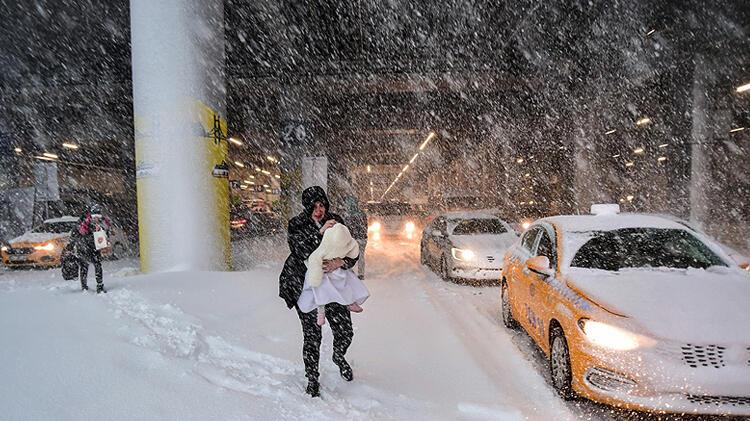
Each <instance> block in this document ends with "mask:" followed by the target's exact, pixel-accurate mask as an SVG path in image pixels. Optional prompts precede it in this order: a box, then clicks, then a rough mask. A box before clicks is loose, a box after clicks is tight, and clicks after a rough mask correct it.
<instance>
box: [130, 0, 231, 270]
mask: <svg viewBox="0 0 750 421" xmlns="http://www.w3.org/2000/svg"><path fill="white" fill-rule="evenodd" d="M130 19H131V37H132V39H131V43H132V60H133V63H132V64H133V108H134V118H135V149H136V185H137V194H138V228H139V239H140V251H141V269H142V270H143V271H144V272H162V271H179V270H224V269H227V268H228V267H229V265H230V258H231V254H230V248H229V210H228V206H229V199H228V198H229V183H228V178H227V174H228V166H227V165H226V164H227V162H226V159H227V144H226V141H224V140H219V141H214V138H213V137H212V131H213V129H214V127H215V125H218V126H219V127H220V128H221V130H222V132H223V134H226V121H225V119H224V116H225V109H224V108H225V85H224V9H223V2H222V0H171V1H153V0H131V1H130ZM215 118H218V120H216V121H215Z"/></svg>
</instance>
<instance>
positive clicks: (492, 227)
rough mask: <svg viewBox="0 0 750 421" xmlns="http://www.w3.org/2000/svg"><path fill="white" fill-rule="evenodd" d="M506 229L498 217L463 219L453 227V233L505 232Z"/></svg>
mask: <svg viewBox="0 0 750 421" xmlns="http://www.w3.org/2000/svg"><path fill="white" fill-rule="evenodd" d="M506 232H508V230H506V229H505V226H504V225H503V223H502V222H501V221H500V220H499V219H464V220H462V221H460V222H459V223H458V224H457V225H456V227H455V228H453V235H473V234H505V233H506Z"/></svg>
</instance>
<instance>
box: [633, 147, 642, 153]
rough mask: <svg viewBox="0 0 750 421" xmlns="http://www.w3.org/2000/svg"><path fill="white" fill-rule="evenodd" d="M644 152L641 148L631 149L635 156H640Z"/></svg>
mask: <svg viewBox="0 0 750 421" xmlns="http://www.w3.org/2000/svg"><path fill="white" fill-rule="evenodd" d="M644 151H645V150H644V149H643V148H635V149H633V153H635V154H642V153H643V152H644Z"/></svg>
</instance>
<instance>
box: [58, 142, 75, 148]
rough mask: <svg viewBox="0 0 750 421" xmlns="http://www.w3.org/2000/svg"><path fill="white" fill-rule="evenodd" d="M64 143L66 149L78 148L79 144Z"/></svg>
mask: <svg viewBox="0 0 750 421" xmlns="http://www.w3.org/2000/svg"><path fill="white" fill-rule="evenodd" d="M62 145H63V148H66V149H78V145H76V144H75V143H68V142H64V143H63V144H62Z"/></svg>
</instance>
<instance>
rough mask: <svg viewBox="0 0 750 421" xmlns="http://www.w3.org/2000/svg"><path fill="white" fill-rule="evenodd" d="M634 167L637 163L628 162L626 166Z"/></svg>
mask: <svg viewBox="0 0 750 421" xmlns="http://www.w3.org/2000/svg"><path fill="white" fill-rule="evenodd" d="M633 165H635V162H633V161H630V162H626V163H625V166H626V167H632V166H633Z"/></svg>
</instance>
